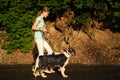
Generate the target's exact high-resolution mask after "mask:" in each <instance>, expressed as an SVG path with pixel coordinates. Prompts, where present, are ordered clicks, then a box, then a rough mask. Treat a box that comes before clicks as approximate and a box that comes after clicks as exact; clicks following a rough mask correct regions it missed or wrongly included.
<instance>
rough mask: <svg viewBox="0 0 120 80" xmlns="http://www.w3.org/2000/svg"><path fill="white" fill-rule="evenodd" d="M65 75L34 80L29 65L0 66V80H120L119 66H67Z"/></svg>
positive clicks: (50, 75)
mask: <svg viewBox="0 0 120 80" xmlns="http://www.w3.org/2000/svg"><path fill="white" fill-rule="evenodd" d="M65 73H66V74H67V75H68V76H69V77H68V78H63V77H62V76H61V74H60V73H59V72H56V73H51V74H46V75H47V76H48V77H47V78H42V77H37V78H35V77H34V76H33V74H32V70H31V65H0V80H120V65H80V64H79V65H78V64H69V65H67V67H66V72H65Z"/></svg>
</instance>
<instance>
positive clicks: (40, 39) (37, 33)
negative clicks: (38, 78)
mask: <svg viewBox="0 0 120 80" xmlns="http://www.w3.org/2000/svg"><path fill="white" fill-rule="evenodd" d="M48 15H49V8H48V7H43V9H42V10H41V11H39V12H38V16H37V18H36V20H35V22H34V24H33V26H32V30H33V31H34V39H35V42H36V44H37V49H38V56H37V59H36V62H35V71H36V69H37V68H38V67H39V56H43V55H44V48H45V49H46V51H47V52H48V55H50V54H52V53H53V51H52V49H51V47H50V46H49V44H48V43H47V42H46V40H45V38H44V33H45V32H47V29H46V25H45V22H44V19H43V18H46V17H47V16H48Z"/></svg>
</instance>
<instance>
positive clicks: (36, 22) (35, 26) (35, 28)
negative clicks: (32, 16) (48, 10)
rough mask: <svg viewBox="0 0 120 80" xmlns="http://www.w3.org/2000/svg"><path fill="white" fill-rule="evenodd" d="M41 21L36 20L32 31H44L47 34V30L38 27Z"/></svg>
mask: <svg viewBox="0 0 120 80" xmlns="http://www.w3.org/2000/svg"><path fill="white" fill-rule="evenodd" d="M38 23H39V21H38V20H36V21H35V22H34V24H33V26H32V30H40V31H43V32H46V31H47V29H46V28H38V27H37V25H38Z"/></svg>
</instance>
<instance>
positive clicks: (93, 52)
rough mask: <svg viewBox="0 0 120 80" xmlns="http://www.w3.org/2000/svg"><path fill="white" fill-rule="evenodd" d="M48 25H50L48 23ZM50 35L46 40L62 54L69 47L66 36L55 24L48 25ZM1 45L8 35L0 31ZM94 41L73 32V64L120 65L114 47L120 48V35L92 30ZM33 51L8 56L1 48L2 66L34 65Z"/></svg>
mask: <svg viewBox="0 0 120 80" xmlns="http://www.w3.org/2000/svg"><path fill="white" fill-rule="evenodd" d="M47 25H48V23H47ZM48 30H49V33H46V34H45V35H46V38H47V40H48V42H49V44H50V45H51V47H52V49H53V50H54V51H55V52H62V51H63V49H64V48H67V47H68V45H67V44H66V43H65V41H64V35H63V34H62V33H61V32H60V31H58V30H56V29H55V27H54V23H49V25H48ZM0 32H1V33H2V36H0V37H1V38H0V40H1V41H0V44H3V42H4V41H3V39H4V37H5V35H4V34H6V33H5V32H4V31H0ZM92 32H93V39H94V40H91V39H90V38H89V36H88V35H87V34H86V33H84V32H83V31H82V30H79V31H76V30H73V31H72V34H70V36H69V42H70V44H71V47H73V48H74V49H75V50H76V52H77V56H76V57H71V58H70V62H71V63H80V64H116V65H120V57H115V55H117V54H119V53H120V49H116V48H114V47H118V46H120V33H118V32H116V33H113V32H112V31H110V30H109V29H106V30H104V31H102V30H99V29H97V28H92ZM32 63H33V54H32V50H31V51H30V52H29V53H21V52H20V50H16V51H14V52H13V53H12V54H6V51H5V50H3V49H1V47H0V64H32Z"/></svg>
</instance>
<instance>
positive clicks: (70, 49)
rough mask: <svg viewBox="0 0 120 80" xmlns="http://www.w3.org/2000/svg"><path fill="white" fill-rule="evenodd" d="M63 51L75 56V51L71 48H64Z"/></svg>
mask: <svg viewBox="0 0 120 80" xmlns="http://www.w3.org/2000/svg"><path fill="white" fill-rule="evenodd" d="M64 51H65V52H67V53H69V54H71V55H73V56H76V51H75V50H74V49H73V48H68V49H66V50H64Z"/></svg>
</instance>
